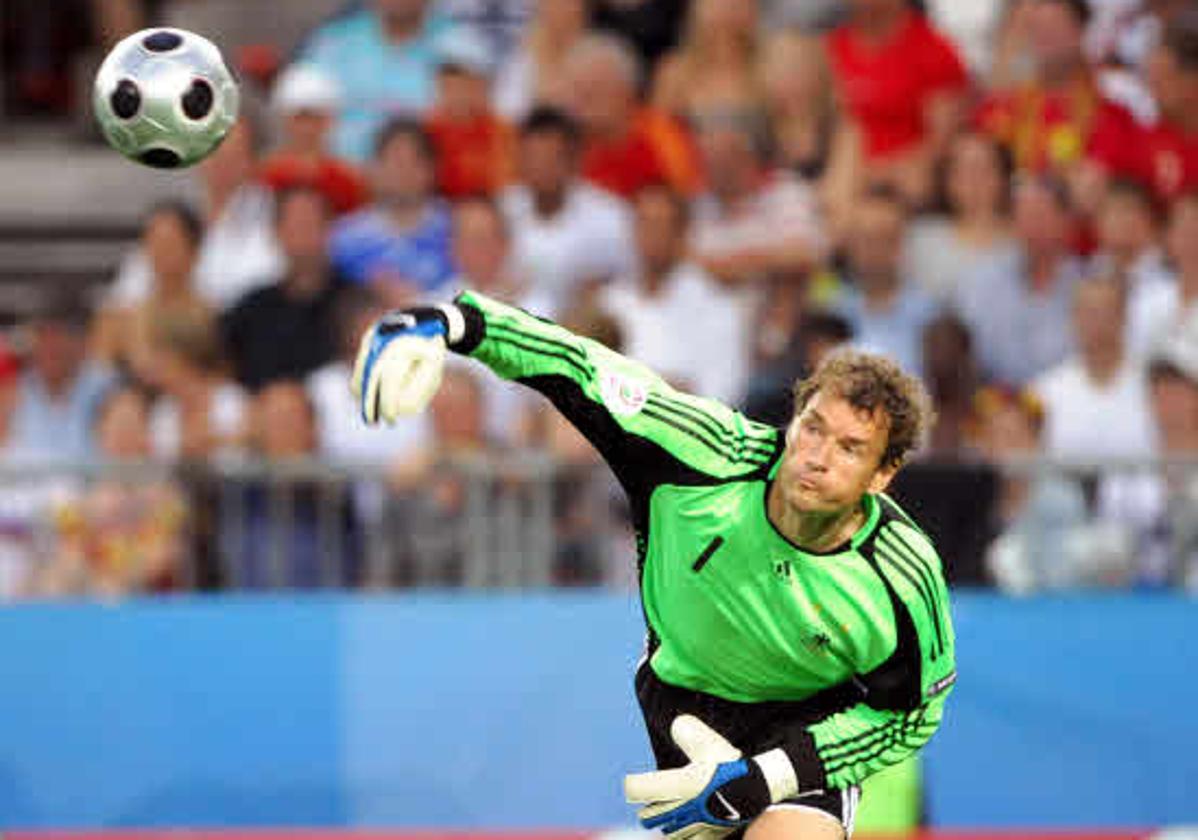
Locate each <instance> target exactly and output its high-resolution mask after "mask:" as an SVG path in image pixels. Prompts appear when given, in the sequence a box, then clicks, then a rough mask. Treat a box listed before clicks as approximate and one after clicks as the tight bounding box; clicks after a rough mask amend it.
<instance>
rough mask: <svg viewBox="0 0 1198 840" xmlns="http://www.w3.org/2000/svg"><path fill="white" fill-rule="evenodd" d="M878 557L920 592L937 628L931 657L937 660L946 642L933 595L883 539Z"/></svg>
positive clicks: (921, 598)
mask: <svg viewBox="0 0 1198 840" xmlns="http://www.w3.org/2000/svg"><path fill="white" fill-rule="evenodd" d="M878 557H879V558H881V560H882V562H884V563H886V565H888V566H890V568H892V569H894V570H895V571H896V572H898V573H899V574H900V575H902V576H903V577H904V578H905V579H906V580H907V582H908V583H910V584H911V586H912V588H913V589H915V591H916V592H918V593H919V598H920V600H921V601H923V605H924V609H926V610H927V611H928V617H929V618H930V619H932V624H933V626H935V628H936V638H935V639H933V641H932V645H931V653H932V657H931V658H932V661H933V662H935V661H936V660H937V659H938V658H939V657H940V653H941V652H942V650H943V647H944V643H943V642H942V641H941V640H940V618H939V614H938V613H937V612H936V607H935V606H934V604H933V600H932V597H931V596H929V595H928V593H927V592H925V591H924V586H923V581H922V580H921V579H920V578H919V577H918V573H913V572H912V571H911V570H910V568H909V567H908V566H907V561H906V560H904V559H902V558H901V557H900V556H899V555H898V554H896V553H894V552H893V551H892V550H891V549H890V548H888V547H887V546H886V545H885V544H884V543H882V542H881V541H879V543H878Z"/></svg>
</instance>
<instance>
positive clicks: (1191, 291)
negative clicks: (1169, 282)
mask: <svg viewBox="0 0 1198 840" xmlns="http://www.w3.org/2000/svg"><path fill="white" fill-rule="evenodd" d="M1177 296H1178V298H1179V299H1180V302H1181V304H1182V305H1183V306H1185V305H1187V304H1191V303H1198V265H1195V266H1192V267H1191V268H1189V269H1188V270H1187V269H1185V268H1183V269H1181V270H1180V271H1179V272H1178V274H1177Z"/></svg>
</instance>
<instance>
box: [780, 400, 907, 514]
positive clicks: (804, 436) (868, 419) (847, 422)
mask: <svg viewBox="0 0 1198 840" xmlns="http://www.w3.org/2000/svg"><path fill="white" fill-rule="evenodd" d="M888 440H889V422H888V421H887V419H886V417H885V415H884V414H882V413H881V412H874V413H873V414H870V413H868V412H863V411H858V410H857V409H855V408H853V407H852V406H851V405H850V404H849V403H848V402H847V401H846V400H845V399H843V398H842V397H838V396H835V395H834V394H826V393H824V392H822V391H817V392H816V393H815V395H814V396H813V397H812V398H811V399H810V400H809V401H808V403H807V405H806V406H805V407H804V408H803V411H802V412H801V413H800V414H799V416H798V417H796V418H795V419H794V420H793V421H792V422H791V427H790V429H789V431H788V432H787V445H786V452H785V453H784V455H783V460H782V466H781V468H780V470H779V472H778V482H779V485H780V488H781V492H782V497H783V499H784V500H785V502H786V504H787V505H788V506H790V507H791V508H793V509H795V510H799V511H801V512H804V513H835V512H837V511H841V510H845V509H847V508H849V507H852V506H853V505H855V504H857V503H858V502H859V501H860V499H861V497H862V496H863V495H864V494H865V493H879V492H881V491H882V490H884V489H885V488H886V485H887V484H889V482H890V479H891V478H893V477H894V473H895V472H896V471H897V468H896V467H893V466H885V467H883V466H882V455H883V453H884V452H885V450H886V444H887V442H888Z"/></svg>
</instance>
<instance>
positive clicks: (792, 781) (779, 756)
mask: <svg viewBox="0 0 1198 840" xmlns="http://www.w3.org/2000/svg"><path fill="white" fill-rule="evenodd" d="M753 760H754V761H755V762H757V766H758V767H760V768H761V775H762V776H764V777H765V783H766V785H767V786H768V787H769V789H770V802H782V801H784V800H786V799H790V798H791V797H792V796H797V795H798V793H799V777H798V776H797V775H796V774H795V768H794V765H793V764H791V763H790V759H789V758H788V757H787V755H786V752H785V751H784V750H782V748H780V747H779V748H778V749H773V750H770V751H769V752H764V753H762V754H761V755H758V756H755V757H754V758H753Z"/></svg>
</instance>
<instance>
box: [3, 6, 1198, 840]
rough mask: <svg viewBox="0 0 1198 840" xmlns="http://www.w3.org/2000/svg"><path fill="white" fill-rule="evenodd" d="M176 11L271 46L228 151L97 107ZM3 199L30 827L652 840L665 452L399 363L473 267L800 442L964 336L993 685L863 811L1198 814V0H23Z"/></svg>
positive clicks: (12, 741)
mask: <svg viewBox="0 0 1198 840" xmlns="http://www.w3.org/2000/svg"><path fill="white" fill-rule="evenodd" d="M155 25H168V26H178V27H182V28H186V29H191V30H194V31H196V32H199V33H201V34H203V35H205V36H207V37H209V38H211V39H212V40H214V41H215V42H217V43H218V44H219V45H220V46H221V47H222V49H223V50H224V51H225V54H226V58H227V59H228V61H229V62H230V64H231V65H233V66H235V68H236V70H237V72H238V74H239V75H240V78H241V81H242V91H243V99H244V102H245V105H244V107H243V117H242V119H241V121H240V122H239V123H238V125H237V126H236V127H235V129H234V131H233V132H232V134H231V135H230V136H229V138H228V139H227V140H226V142H225V143H224V144H223V145H222V146H221V147H220V149H219V150H218V151H217V152H216V153H215V154H214V155H213V156H212V157H211V158H209V159H208V160H206V161H205V162H204V163H202V164H201V165H200V166H198V167H196V168H195V169H194V170H190V171H186V172H177V173H165V172H161V171H154V170H149V169H145V168H142V167H138V166H135V165H133V164H130V163H128V162H127V161H125V160H124V159H122V158H121V157H119V156H118V155H117V154H116V153H115V152H113V151H111V150H109V149H108V148H107V147H106V146H104V145H103V143H102V141H101V140H100V139H99V135H98V132H97V130H96V129H95V127H94V125H93V122H92V118H91V114H90V108H89V98H90V84H91V79H92V76H93V74H94V72H95V69H96V68H97V67H98V65H99V62H100V60H101V59H102V58H103V56H104V54H105V52H106V51H107V49H108V48H110V47H111V46H112V44H114V43H115V42H116V41H117V40H119V39H120V38H121V37H123V36H124V35H126V34H128V33H130V32H133V31H135V30H137V29H140V28H143V27H147V26H155ZM0 184H2V185H3V186H2V187H0V602H2V604H0V639H3V640H4V642H5V644H4V645H3V650H2V652H0V674H2V675H3V680H4V683H3V684H4V686H5V691H3V692H2V693H0V828H4V829H11V830H13V833H12V835H11V836H24V835H22V834H21V832H22V831H29V830H35V829H37V830H46V829H54V830H70V831H72V832H75V833H74V834H72V835H71V836H79V835H80V833H82V832H96V831H100V830H109V831H117V832H119V830H122V829H183V828H192V829H205V830H210V829H223V830H225V831H232V830H236V829H249V828H255V829H261V828H273V829H280V830H284V831H289V830H298V829H301V828H302V829H318V828H319V829H325V830H337V829H362V828H369V829H372V830H375V831H386V832H393V833H395V834H396V835H397V836H398V835H399V834H400V833H402V832H412V831H417V830H420V831H424V832H428V831H433V832H437V833H441V834H444V833H450V832H456V833H462V832H466V833H469V835H470V836H471V837H474V836H481V835H484V834H486V833H488V832H504V833H505V836H512V833H513V832H516V833H518V834H519V833H523V834H527V835H529V836H531V835H534V834H535V835H536V836H538V837H545V838H559V837H560V838H570V840H579V838H582V837H592V836H595V835H597V834H601V833H607V832H615V833H617V834H618V836H620V837H623V836H624V833H625V832H629V834H628V836H630V837H631V836H634V835H635V832H631V829H630V827H631V826H633V825H634V821H633V819H632V814H631V811H630V809H628V808H626V807H625V806H624V805H623V803H622V802H621V796H620V784H619V782H620V778H621V777H622V774H623V773H624V772H627V771H628V770H630V769H636V768H643V767H646V766H648V764H649V762H650V753H649V750H648V744H647V741H646V739H645V737H644V735H643V734H642V731H641V728H640V721H639V714H638V712H637V710H636V708H635V704H634V698H633V695H632V691H631V674H632V669H633V666H634V663H635V661H636V659H637V656H638V655H639V645H640V634H641V630H642V626H641V618H640V614H639V607H638V604H637V598H636V580H635V568H634V567H635V564H634V561H633V557H634V551H633V545H632V535H631V533H630V530H629V526H628V520H627V514H626V510H625V507H624V502H623V499H622V497H621V496H620V494H619V492H618V488H617V487H616V486H615V483H614V480H613V478H612V477H611V475H610V474H609V473H608V471H607V470H606V468H605V467H603V465H602V464H601V463H600V462H599V460H598V457H597V455H596V453H595V452H594V450H592V449H591V448H590V446H589V445H588V444H587V443H586V442H585V441H584V440H582V439H581V438H580V437H579V436H578V435H577V434H576V433H575V432H574V431H573V429H572V428H570V427H569V426H568V425H566V424H565V423H564V422H563V421H561V420H560V419H559V418H558V417H557V416H556V415H555V414H553V413H552V411H551V410H550V407H549V405H548V403H547V402H545V401H543V400H542V399H541V398H540V397H538V396H536V395H535V394H531V393H525V392H523V391H522V390H520V389H518V388H516V387H514V386H511V385H505V384H501V383H500V382H499V381H498V380H497V379H496V378H495V377H493V376H492V375H491V374H490V373H489V372H488V371H486V370H485V369H483V368H482V367H481V366H479V365H476V364H474V363H471V362H467V361H460V360H459V361H456V362H454V363H452V364H451V366H450V368H449V369H448V371H447V374H446V377H445V382H444V385H443V387H442V389H441V391H440V393H439V394H438V395H437V397H436V399H435V400H434V402H433V404H432V406H431V409H430V411H429V412H428V413H427V414H426V415H425V416H422V417H420V418H417V419H413V420H410V421H407V422H405V423H403V424H401V425H398V426H396V427H392V428H384V429H367V428H365V427H364V426H363V425H362V424H361V422H360V421H359V419H358V417H357V412H356V408H355V406H354V404H353V402H352V400H351V398H350V395H349V392H348V384H347V383H348V374H349V365H350V362H351V360H352V356H353V353H354V351H355V349H356V344H357V338H358V336H359V335H360V333H361V331H362V330H363V329H364V328H365V326H366V325H367V324H369V322H370V321H371V319H373V318H374V317H376V316H377V315H378V314H380V313H381V312H383V311H386V310H387V309H388V308H391V307H396V306H403V305H407V304H411V303H414V302H417V301H438V300H444V299H447V298H449V297H450V296H452V295H453V294H455V293H456V292H457V291H458V290H460V289H463V288H472V289H477V290H480V291H482V292H484V293H486V294H488V295H491V296H493V297H496V298H500V299H503V300H507V301H510V302H513V303H516V304H519V305H521V306H523V307H525V308H527V309H529V310H530V311H533V312H536V313H538V314H542V315H545V316H548V317H552V318H554V319H556V320H558V321H560V322H561V323H563V324H565V325H567V326H569V327H570V328H571V329H574V330H576V331H578V332H580V333H583V334H585V335H588V336H590V337H592V338H595V339H597V340H599V341H602V342H604V343H605V344H608V345H609V346H611V347H613V348H616V349H618V350H620V351H622V352H624V353H626V354H628V355H631V356H634V357H636V358H638V359H640V360H641V361H643V362H645V363H647V364H648V365H650V366H651V367H653V368H654V369H656V370H657V371H659V372H661V373H662V374H663V375H664V376H666V377H667V378H668V379H670V380H671V381H672V382H673V383H675V384H676V385H677V386H678V387H680V388H684V389H687V390H689V391H692V392H695V393H698V394H702V395H705V396H710V397H714V398H717V399H720V400H724V401H727V402H729V403H730V404H734V405H736V406H738V407H740V408H741V409H742V410H743V411H744V412H745V413H747V414H748V415H750V416H752V417H754V418H757V419H759V420H762V421H765V422H769V423H774V424H777V425H783V424H785V423H786V422H787V420H788V418H789V416H790V411H791V401H790V388H791V386H792V384H793V383H794V381H795V380H796V379H797V378H799V377H802V376H803V375H805V374H806V373H807V372H809V371H810V370H811V369H812V366H813V365H815V364H816V363H818V361H819V360H820V358H821V357H822V356H823V355H824V354H826V353H827V352H828V351H829V350H830V349H832V348H834V347H836V346H839V345H841V344H845V343H848V344H853V345H856V346H859V347H863V348H866V349H869V350H874V351H881V352H885V353H888V354H891V355H892V356H894V357H895V358H896V359H898V360H899V361H900V362H901V363H902V364H903V365H904V366H906V367H908V368H909V369H911V370H913V371H915V372H918V373H919V375H921V376H922V377H923V379H924V381H925V382H926V384H927V386H928V388H929V390H930V391H931V393H932V394H933V396H934V398H935V400H936V404H937V409H938V412H939V415H938V420H937V423H936V426H935V428H934V429H933V430H932V434H931V437H930V439H929V441H928V442H927V445H926V446H925V447H924V449H923V450H922V451H921V452H920V453H919V455H918V457H917V459H916V460H915V461H914V462H913V463H912V464H910V465H909V466H908V467H907V468H906V469H905V470H904V472H903V473H902V474H900V476H899V479H898V480H897V482H896V485H895V487H894V495H895V496H896V497H897V498H898V499H899V500H900V502H901V503H902V504H903V505H904V506H905V507H906V508H907V509H908V510H909V511H911V512H912V513H913V514H914V515H915V516H916V518H917V519H918V520H919V521H920V522H921V523H922V524H923V525H924V526H925V527H926V528H927V530H928V531H929V532H930V533H931V534H932V536H933V537H934V538H935V541H936V544H937V546H938V548H939V550H940V553H941V555H942V558H943V561H944V567H945V571H946V575H947V577H948V580H949V581H950V583H951V584H952V585H953V587H954V589H955V618H956V623H957V632H958V647H959V652H960V663H959V666H960V673H961V679H960V683H959V686H958V688H957V689H956V692H955V695H954V697H953V699H952V701H951V702H950V704H949V709H948V713H947V716H946V720H945V724H944V726H943V728H942V730H941V732H940V733H939V734H938V735H937V736H936V738H935V739H934V741H933V743H932V744H931V746H930V747H929V748H928V750H927V751H926V753H925V755H924V756H923V757H922V758H921V759H920V760H918V761H912V762H910V763H908V764H906V765H903V766H900V767H898V768H895V769H894V770H892V771H889V772H887V773H886V774H884V775H882V776H880V777H877V778H876V779H874V780H871V782H870V783H869V785H868V786H867V787H866V794H865V799H864V804H863V806H862V813H861V818H860V828H859V833H860V834H862V835H870V836H873V835H877V834H882V833H889V834H905V833H910V832H915V831H921V830H922V831H927V832H931V833H933V834H935V835H936V836H937V837H944V838H948V837H964V836H970V837H977V836H981V834H983V833H987V832H1000V833H1003V834H1004V836H1032V835H1034V834H1035V833H1036V832H1038V831H1039V832H1047V831H1060V830H1072V831H1077V832H1092V833H1093V836H1104V837H1124V836H1126V837H1133V836H1134V837H1146V836H1149V835H1151V834H1153V833H1159V834H1160V836H1170V837H1181V836H1194V835H1193V834H1192V833H1191V834H1189V835H1187V833H1186V830H1185V829H1184V828H1182V827H1183V826H1184V825H1186V824H1187V823H1190V824H1198V723H1196V722H1195V717H1194V709H1195V708H1196V707H1198V668H1196V666H1195V658H1194V656H1193V654H1192V653H1191V651H1190V649H1189V647H1188V646H1189V644H1190V643H1191V641H1192V640H1193V639H1194V638H1195V637H1198V609H1195V603H1194V601H1193V598H1194V596H1195V594H1198V4H1196V3H1195V2H1193V0H1089V1H1088V2H1087V0H927V2H922V3H918V2H908V0H689V1H688V0H362V1H361V2H349V3H347V2H344V0H286V2H284V1H283V0H275V2H271V1H270V0H56V2H45V0H40V1H39V0H0ZM970 832H972V833H970ZM523 834H521V835H520V836H523ZM38 836H39V837H49V836H50V835H38ZM113 836H115V835H113ZM139 836H144V835H139ZM230 836H232V835H230ZM271 836H274V835H271ZM612 836H616V834H613V835H612ZM1087 836H1088V835H1087Z"/></svg>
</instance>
